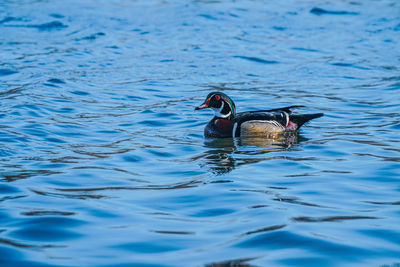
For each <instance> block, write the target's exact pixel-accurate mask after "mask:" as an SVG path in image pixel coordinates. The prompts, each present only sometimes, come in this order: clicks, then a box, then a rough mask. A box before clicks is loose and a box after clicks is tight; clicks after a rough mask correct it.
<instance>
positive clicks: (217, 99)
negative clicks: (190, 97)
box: [195, 92, 236, 119]
mask: <svg viewBox="0 0 400 267" xmlns="http://www.w3.org/2000/svg"><path fill="white" fill-rule="evenodd" d="M205 108H211V109H212V110H213V111H214V113H215V116H216V117H218V118H223V119H233V118H234V117H235V115H236V107H235V103H233V101H232V99H231V98H230V97H229V96H227V95H226V94H224V93H221V92H211V93H209V94H208V95H207V97H206V100H205V101H204V103H203V104H201V105H200V106H198V107H196V108H195V110H199V109H205Z"/></svg>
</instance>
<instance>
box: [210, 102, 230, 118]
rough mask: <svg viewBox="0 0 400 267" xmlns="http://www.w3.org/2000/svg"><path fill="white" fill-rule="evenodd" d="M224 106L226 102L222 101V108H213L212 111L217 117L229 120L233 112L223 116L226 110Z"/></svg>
mask: <svg viewBox="0 0 400 267" xmlns="http://www.w3.org/2000/svg"><path fill="white" fill-rule="evenodd" d="M224 106H225V102H224V101H221V107H219V108H214V107H211V108H212V110H213V111H214V114H215V117H218V118H228V117H229V116H230V115H231V114H232V111H229V113H227V114H222V110H223V109H224Z"/></svg>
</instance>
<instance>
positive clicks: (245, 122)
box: [195, 92, 324, 138]
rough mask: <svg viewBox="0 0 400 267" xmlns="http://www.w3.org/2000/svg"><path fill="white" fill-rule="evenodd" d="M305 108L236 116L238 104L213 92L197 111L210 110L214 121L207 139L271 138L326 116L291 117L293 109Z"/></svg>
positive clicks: (207, 127) (251, 112)
mask: <svg viewBox="0 0 400 267" xmlns="http://www.w3.org/2000/svg"><path fill="white" fill-rule="evenodd" d="M300 107H304V106H289V107H284V108H277V109H269V110H257V111H248V112H240V113H236V107H235V103H233V101H232V99H231V98H230V97H229V96H227V95H226V94H224V93H221V92H212V93H209V94H208V95H207V97H206V100H205V101H204V103H203V104H201V105H200V106H198V107H196V108H195V110H200V109H205V108H211V109H212V110H213V111H214V114H215V116H214V118H212V120H211V121H210V122H209V123H208V124H207V126H206V127H205V129H204V135H205V137H207V138H209V137H213V138H223V137H257V136H265V137H271V136H273V135H277V134H278V135H279V134H282V133H285V132H294V131H297V130H298V129H300V127H301V126H302V125H303V124H305V123H306V122H308V121H310V120H312V119H315V118H319V117H321V116H323V115H324V114H323V113H315V114H303V115H292V109H295V108H300Z"/></svg>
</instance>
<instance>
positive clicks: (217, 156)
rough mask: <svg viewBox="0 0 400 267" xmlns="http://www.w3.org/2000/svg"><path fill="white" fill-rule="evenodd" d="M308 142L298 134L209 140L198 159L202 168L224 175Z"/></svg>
mask: <svg viewBox="0 0 400 267" xmlns="http://www.w3.org/2000/svg"><path fill="white" fill-rule="evenodd" d="M304 140H306V138H304V137H302V136H301V135H299V134H298V133H290V134H285V135H279V136H274V137H272V138H265V137H251V138H250V137H247V138H218V139H207V140H205V141H204V146H205V147H207V148H208V150H206V151H205V152H203V154H202V155H200V156H199V157H197V159H203V163H202V167H206V168H208V169H209V170H210V171H211V172H212V173H214V174H224V173H228V172H230V171H232V170H233V169H235V168H237V167H239V166H240V165H244V164H249V163H256V162H260V161H264V160H269V159H272V158H274V156H269V157H267V156H263V157H260V155H265V154H267V153H270V152H276V151H284V150H290V149H293V147H294V145H296V144H298V143H299V142H301V141H304Z"/></svg>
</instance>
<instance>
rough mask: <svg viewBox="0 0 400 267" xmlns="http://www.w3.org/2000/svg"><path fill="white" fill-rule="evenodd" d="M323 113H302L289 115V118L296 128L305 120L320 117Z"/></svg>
mask: <svg viewBox="0 0 400 267" xmlns="http://www.w3.org/2000/svg"><path fill="white" fill-rule="evenodd" d="M322 116H324V113H315V114H303V115H291V116H290V120H291V121H292V122H294V123H296V124H297V129H299V128H300V127H301V126H302V125H303V124H305V123H306V122H308V121H310V120H313V119H316V118H319V117H322Z"/></svg>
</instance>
